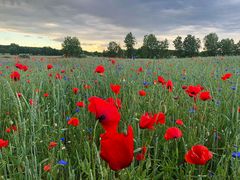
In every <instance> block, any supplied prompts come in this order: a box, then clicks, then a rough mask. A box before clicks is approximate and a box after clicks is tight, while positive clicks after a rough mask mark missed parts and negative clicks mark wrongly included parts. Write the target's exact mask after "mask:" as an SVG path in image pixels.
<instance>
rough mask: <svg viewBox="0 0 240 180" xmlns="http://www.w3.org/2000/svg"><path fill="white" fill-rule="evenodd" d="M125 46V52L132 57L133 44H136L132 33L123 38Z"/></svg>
mask: <svg viewBox="0 0 240 180" xmlns="http://www.w3.org/2000/svg"><path fill="white" fill-rule="evenodd" d="M124 43H125V46H126V48H127V50H126V54H127V57H128V58H132V57H133V55H134V45H135V44H136V38H135V37H134V36H133V35H132V33H131V32H130V33H128V34H127V35H126V37H125V39H124Z"/></svg>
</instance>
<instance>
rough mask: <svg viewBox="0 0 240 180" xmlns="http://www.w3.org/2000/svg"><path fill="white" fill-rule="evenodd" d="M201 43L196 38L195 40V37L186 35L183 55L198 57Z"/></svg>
mask: <svg viewBox="0 0 240 180" xmlns="http://www.w3.org/2000/svg"><path fill="white" fill-rule="evenodd" d="M200 44H201V41H200V39H198V38H195V36H193V35H190V34H188V35H187V37H185V39H184V41H183V50H184V54H185V56H187V57H193V56H197V55H198V51H199V48H200V47H201V46H200Z"/></svg>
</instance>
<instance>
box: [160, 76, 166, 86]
mask: <svg viewBox="0 0 240 180" xmlns="http://www.w3.org/2000/svg"><path fill="white" fill-rule="evenodd" d="M158 82H159V83H161V84H162V85H164V84H165V83H166V82H165V79H164V78H163V77H162V76H158Z"/></svg>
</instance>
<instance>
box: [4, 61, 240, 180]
mask: <svg viewBox="0 0 240 180" xmlns="http://www.w3.org/2000/svg"><path fill="white" fill-rule="evenodd" d="M0 62H1V61H0ZM21 62H22V63H24V64H27V65H28V66H29V67H30V68H29V70H28V71H27V72H21V80H20V81H19V82H14V81H12V80H11V79H10V77H9V75H10V73H11V72H12V71H13V70H16V68H15V67H14V60H13V59H11V60H9V61H7V62H6V61H4V62H2V66H1V67H0V71H2V75H1V76H0V90H1V93H0V112H1V114H0V129H1V131H0V138H3V139H7V140H9V147H7V148H2V149H1V150H0V175H1V178H2V179H114V178H117V179H195V178H196V179H197V178H199V179H204V178H213V179H238V178H239V177H240V159H238V158H232V152H236V151H238V147H239V146H240V122H239V121H240V118H239V113H238V107H239V106H240V102H239V100H240V93H239V74H240V58H239V57H226V58H224V59H223V60H220V59H219V58H217V57H216V58H195V59H167V60H134V61H133V60H121V59H118V60H117V64H115V65H112V64H111V63H110V62H109V61H108V60H107V59H104V58H86V59H59V60H54V61H52V60H51V59H46V60H45V61H43V62H42V61H40V60H39V58H35V60H34V61H32V60H27V61H26V60H23V61H21ZM48 63H52V64H53V66H54V68H53V69H51V70H47V68H46V65H47V64H48ZM99 64H102V65H104V66H105V69H106V72H105V75H104V76H99V75H98V74H95V73H94V69H95V67H96V66H97V65H99ZM6 66H9V68H8V69H6ZM140 66H142V67H143V70H144V72H142V73H139V74H137V73H136V71H135V70H137V69H138V68H139V67H140ZM62 69H64V70H65V71H66V72H65V73H64V74H62V76H63V79H62V80H57V79H55V77H54V76H55V74H56V73H57V72H59V73H60V71H61V70H62ZM71 69H72V71H71ZM184 69H185V70H186V75H183V73H182V72H183V70H184ZM226 72H230V73H232V74H233V76H232V78H231V79H229V80H227V81H222V80H221V75H222V74H224V73H226ZM49 73H52V75H53V77H49V76H48V74H49ZM158 75H161V76H164V78H166V79H171V80H172V81H173V83H174V90H173V92H172V93H170V92H168V91H167V90H166V89H164V88H162V86H161V85H160V84H156V85H154V84H153V81H154V80H157V76H158ZM27 80H30V83H27V82H26V81H27ZM143 82H149V83H150V85H149V87H148V88H145V87H144V85H143ZM110 83H118V84H120V85H121V86H122V88H121V93H120V94H119V95H118V98H120V99H121V100H122V109H121V110H120V113H121V121H120V129H119V130H120V132H125V131H126V129H127V126H128V125H132V126H133V128H134V144H135V152H137V151H139V148H140V147H142V146H143V145H146V146H147V148H148V151H147V155H146V159H145V160H143V161H140V162H138V161H136V160H134V161H133V163H132V164H131V165H130V166H129V167H128V168H126V169H124V170H121V171H119V172H117V173H115V172H114V171H112V170H110V168H109V167H108V166H107V164H106V163H105V162H104V161H103V160H101V158H100V156H99V135H100V134H101V133H103V129H102V128H101V126H100V125H99V124H98V122H97V121H96V120H95V118H94V116H93V115H91V114H90V113H89V112H88V110H87V108H80V109H79V112H76V108H77V107H76V105H75V103H76V102H77V101H84V102H85V103H86V104H87V103H88V98H89V97H91V96H99V97H102V98H108V97H116V95H114V94H113V93H112V92H111V90H110V87H109V85H110ZM85 84H88V85H91V89H84V88H83V87H84V85H85ZM191 84H192V85H197V84H201V85H202V86H204V87H205V89H206V90H209V91H210V92H211V95H212V97H213V100H212V101H206V102H203V101H197V102H196V106H197V110H196V111H193V110H192V107H193V105H194V101H193V99H192V98H190V97H188V96H187V95H186V93H185V92H184V90H182V88H181V86H182V85H191ZM73 87H78V88H79V89H80V92H79V93H78V94H77V95H75V94H73V92H72V88H73ZM141 89H144V90H145V91H147V96H146V97H140V96H139V95H138V91H139V90H141ZM18 92H20V93H22V94H23V97H21V98H18V97H17V95H16V93H18ZM44 93H49V97H44V96H43V94H44ZM29 99H33V102H34V105H30V104H29ZM160 111H161V112H164V113H165V114H166V117H167V121H166V124H165V125H158V126H157V127H156V129H155V130H153V131H149V130H143V129H140V128H139V125H138V123H139V119H140V117H141V115H142V114H143V113H144V112H153V113H156V112H160ZM73 116H74V117H78V118H79V119H80V125H79V126H78V127H72V126H71V127H70V126H69V125H67V120H66V119H67V118H68V117H73ZM176 119H182V120H183V122H184V126H183V127H180V128H181V130H182V131H183V137H182V138H180V139H177V140H171V141H166V140H165V139H164V138H163V136H164V133H165V130H166V129H167V128H168V127H171V126H176V124H175V120H176ZM12 124H15V125H16V126H17V127H18V131H17V132H11V133H6V132H5V129H6V128H7V127H9V126H11V125H12ZM61 138H64V141H62V140H61ZM51 141H55V142H57V143H58V145H57V147H55V148H53V149H51V150H49V149H48V145H49V142H51ZM195 144H203V145H205V146H207V147H208V148H209V150H210V151H212V152H213V159H212V160H210V161H209V162H208V163H207V165H205V166H197V165H189V164H187V163H186V162H185V161H184V154H185V153H186V152H187V150H189V149H190V148H191V146H193V145H195ZM59 160H65V161H67V162H68V164H67V165H65V166H63V165H60V164H58V161H59ZM46 164H51V165H52V168H51V171H50V172H45V171H44V170H43V167H44V165H46Z"/></svg>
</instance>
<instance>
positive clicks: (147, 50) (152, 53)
mask: <svg viewBox="0 0 240 180" xmlns="http://www.w3.org/2000/svg"><path fill="white" fill-rule="evenodd" d="M203 42H204V48H203V51H202V52H199V49H200V48H201V41H200V39H199V38H196V37H195V36H193V35H190V34H189V35H187V36H186V37H185V38H184V39H183V38H182V37H181V36H178V37H177V38H176V39H175V40H174V41H173V45H174V47H175V50H169V49H168V48H169V42H168V40H167V39H165V40H163V41H159V40H158V39H157V38H156V36H155V35H154V34H149V35H145V36H144V39H143V45H142V47H140V48H138V49H135V48H134V46H135V45H136V38H135V37H134V36H133V34H132V33H131V32H130V33H128V34H127V35H126V37H125V39H124V43H125V47H126V50H122V49H121V47H120V45H119V44H117V43H116V42H114V41H112V42H110V43H109V44H108V48H107V50H106V51H104V52H103V55H104V56H109V57H128V58H132V57H141V58H162V57H170V56H177V57H193V56H216V55H240V41H239V42H238V43H237V44H235V43H234V40H233V39H229V38H227V39H222V40H221V41H219V38H218V36H217V34H216V33H210V34H208V35H206V36H205V37H204V40H203Z"/></svg>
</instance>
